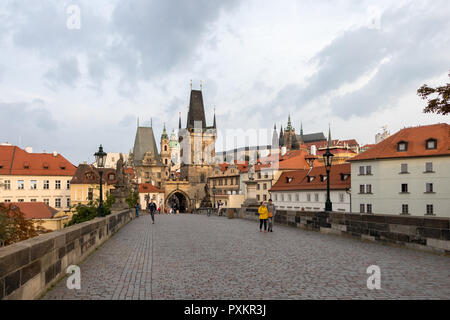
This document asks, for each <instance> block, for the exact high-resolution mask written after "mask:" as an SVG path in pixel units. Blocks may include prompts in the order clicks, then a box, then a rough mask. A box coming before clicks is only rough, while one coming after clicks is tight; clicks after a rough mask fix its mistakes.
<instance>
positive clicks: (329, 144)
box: [328, 123, 331, 147]
mask: <svg viewBox="0 0 450 320" xmlns="http://www.w3.org/2000/svg"><path fill="white" fill-rule="evenodd" d="M328 147H331V127H330V124H329V123H328Z"/></svg>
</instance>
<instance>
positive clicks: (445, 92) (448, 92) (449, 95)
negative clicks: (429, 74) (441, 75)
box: [417, 72, 450, 115]
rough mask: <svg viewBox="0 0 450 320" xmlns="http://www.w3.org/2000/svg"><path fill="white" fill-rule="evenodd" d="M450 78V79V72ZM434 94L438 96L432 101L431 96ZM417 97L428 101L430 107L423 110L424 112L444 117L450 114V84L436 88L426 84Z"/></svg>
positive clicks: (419, 90) (418, 91)
mask: <svg viewBox="0 0 450 320" xmlns="http://www.w3.org/2000/svg"><path fill="white" fill-rule="evenodd" d="M448 76H449V77H450V72H449V74H448ZM433 94H437V97H435V98H433V99H430V98H429V96H430V95H433ZM417 95H418V96H419V97H421V98H422V99H423V100H427V101H428V105H427V106H426V107H425V108H424V109H423V112H425V113H437V114H442V115H447V114H448V113H450V83H447V84H446V85H444V86H440V87H436V88H431V87H429V86H428V85H426V84H424V85H423V86H421V87H420V88H419V89H418V90H417Z"/></svg>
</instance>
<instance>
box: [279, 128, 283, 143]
mask: <svg viewBox="0 0 450 320" xmlns="http://www.w3.org/2000/svg"><path fill="white" fill-rule="evenodd" d="M283 141H284V134H283V125H281V128H280V142H279V145H280V147H282V146H283V145H284V143H283Z"/></svg>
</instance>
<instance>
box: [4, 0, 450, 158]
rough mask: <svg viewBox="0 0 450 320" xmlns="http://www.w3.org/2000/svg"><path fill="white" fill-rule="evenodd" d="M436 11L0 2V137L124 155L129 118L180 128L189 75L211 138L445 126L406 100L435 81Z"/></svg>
mask: <svg viewBox="0 0 450 320" xmlns="http://www.w3.org/2000/svg"><path fill="white" fill-rule="evenodd" d="M78 9H79V17H80V20H79V24H78V23H77V19H76V18H77V17H78ZM449 16H450V4H449V2H448V0H441V1H440V0H430V1H421V0H412V1H384V0H378V1H364V0H354V1H350V0H348V1H344V0H333V1H330V0H322V1H301V0H281V1H273V0H245V1H239V0H223V1H211V0H176V1H175V0H173V1H163V0H129V1H117V0H95V1H81V0H71V1H66V0H52V1H51V0H36V1H33V2H31V1H27V0H11V1H10V0H2V1H1V2H0V21H1V22H0V111H1V117H0V140H1V141H0V142H9V143H12V144H15V145H19V146H21V147H26V146H32V147H33V149H34V151H35V152H42V151H43V150H45V151H46V152H52V151H53V150H56V151H58V152H60V153H62V154H63V155H64V156H66V157H67V158H68V159H69V160H70V161H72V162H73V163H74V164H78V163H80V162H82V161H92V160H93V156H92V154H93V153H94V152H95V151H96V149H97V148H98V145H99V144H100V143H101V144H103V146H104V149H105V151H106V152H108V151H110V152H128V151H129V150H130V149H131V148H132V146H133V143H134V136H135V132H136V122H137V118H138V117H139V119H140V124H141V125H150V119H151V118H152V119H153V127H154V129H155V131H156V133H157V137H156V139H157V140H159V135H160V133H161V130H162V126H163V123H164V122H165V123H166V126H167V128H168V130H169V131H171V130H172V129H173V128H175V129H176V128H177V127H178V113H179V112H181V113H182V120H183V125H184V124H185V122H186V112H187V105H188V103H189V90H190V86H189V82H190V80H191V79H192V81H193V88H194V89H199V86H200V80H202V82H203V96H204V102H205V107H206V117H207V122H208V123H210V124H211V123H212V117H213V110H214V106H216V115H217V124H218V128H219V130H220V131H219V135H220V136H221V138H223V137H230V136H231V135H232V132H233V130H234V131H235V132H237V130H248V129H271V128H273V126H274V124H276V125H277V128H279V127H280V125H283V127H285V126H286V122H287V115H288V114H291V119H292V122H293V125H294V127H295V128H296V130H297V132H299V130H300V124H301V123H302V124H303V129H304V132H305V133H311V132H318V131H323V132H325V133H326V131H327V129H328V123H330V124H331V130H332V135H333V138H340V139H350V138H355V139H357V140H358V142H359V143H360V144H361V145H362V144H366V143H373V141H374V135H375V134H376V133H377V132H379V130H380V127H381V126H383V125H387V126H388V130H390V131H391V133H394V132H396V131H398V130H399V129H401V128H403V127H405V126H416V125H419V124H422V125H423V124H431V123H437V122H449V121H448V119H449V118H448V116H447V117H444V116H437V115H432V114H423V113H422V109H423V107H424V102H423V101H422V100H420V99H419V98H418V96H417V95H416V90H417V88H419V87H420V86H421V85H422V84H424V83H427V84H429V85H439V84H442V83H445V82H446V81H447V82H448V77H447V74H448V71H449V69H450V37H449V35H450V20H449V19H448V17H449ZM78 27H79V28H78ZM227 141H228V142H227V143H228V144H227V145H228V146H232V144H233V143H234V139H232V138H229V139H227ZM260 142H261V143H265V142H266V141H260ZM223 146H224V143H223V142H222V141H221V142H219V143H218V145H217V150H223V148H224V147H223Z"/></svg>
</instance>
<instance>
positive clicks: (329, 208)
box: [323, 148, 334, 211]
mask: <svg viewBox="0 0 450 320" xmlns="http://www.w3.org/2000/svg"><path fill="white" fill-rule="evenodd" d="M333 156H334V155H333V154H332V153H331V152H330V148H327V151H326V152H325V153H324V155H323V160H324V162H325V168H326V170H327V200H326V201H325V211H333V208H332V207H333V205H332V203H331V199H330V169H331V163H332V162H333Z"/></svg>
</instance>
